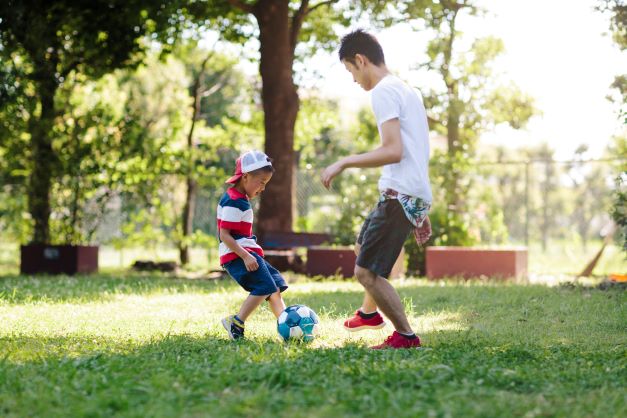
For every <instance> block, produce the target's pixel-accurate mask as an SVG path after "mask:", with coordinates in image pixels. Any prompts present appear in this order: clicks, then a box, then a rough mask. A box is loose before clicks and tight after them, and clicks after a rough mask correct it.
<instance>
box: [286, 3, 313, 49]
mask: <svg viewBox="0 0 627 418" xmlns="http://www.w3.org/2000/svg"><path fill="white" fill-rule="evenodd" d="M308 6H309V0H301V3H300V7H299V8H298V10H297V11H296V13H294V16H292V25H291V28H290V44H291V45H292V52H293V51H294V49H295V48H296V42H297V40H298V32H300V28H301V27H302V26H303V20H304V19H305V15H306V14H307V7H308Z"/></svg>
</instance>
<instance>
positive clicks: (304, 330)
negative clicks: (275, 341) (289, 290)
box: [276, 305, 320, 342]
mask: <svg viewBox="0 0 627 418" xmlns="http://www.w3.org/2000/svg"><path fill="white" fill-rule="evenodd" d="M319 324H320V320H319V319H318V315H316V313H315V312H314V311H313V310H312V309H311V308H309V307H307V306H305V305H292V306H288V307H287V308H285V310H284V311H283V312H281V315H279V319H277V321H276V325H277V330H278V331H279V335H280V336H281V337H282V338H283V339H284V340H285V341H288V340H297V339H302V340H303V341H306V342H309V341H312V340H313V339H314V338H315V337H316V335H317V334H318V328H319V326H320V325H319Z"/></svg>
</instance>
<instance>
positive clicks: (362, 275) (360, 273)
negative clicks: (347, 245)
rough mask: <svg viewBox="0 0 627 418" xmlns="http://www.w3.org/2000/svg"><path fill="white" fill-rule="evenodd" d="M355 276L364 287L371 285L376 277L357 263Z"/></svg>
mask: <svg viewBox="0 0 627 418" xmlns="http://www.w3.org/2000/svg"><path fill="white" fill-rule="evenodd" d="M355 277H357V280H358V281H359V283H361V284H362V286H364V287H366V288H367V287H369V286H372V285H373V284H374V281H375V280H376V279H377V276H376V275H375V274H374V273H372V272H371V271H370V270H368V269H365V268H363V267H360V266H357V265H356V266H355Z"/></svg>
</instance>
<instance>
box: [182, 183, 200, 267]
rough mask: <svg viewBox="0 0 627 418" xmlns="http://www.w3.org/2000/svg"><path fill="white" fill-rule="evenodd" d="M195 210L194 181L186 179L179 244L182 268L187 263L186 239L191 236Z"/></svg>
mask: <svg viewBox="0 0 627 418" xmlns="http://www.w3.org/2000/svg"><path fill="white" fill-rule="evenodd" d="M195 208H196V181H195V180H194V179H193V178H192V177H191V176H189V177H187V193H186V196H185V207H184V208H183V227H182V230H183V231H182V232H183V237H182V239H181V242H180V243H179V259H180V262H181V265H182V266H185V265H187V263H189V247H188V244H187V239H186V238H188V237H189V236H190V235H191V234H192V226H193V222H194V210H195Z"/></svg>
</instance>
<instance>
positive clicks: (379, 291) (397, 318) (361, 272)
mask: <svg viewBox="0 0 627 418" xmlns="http://www.w3.org/2000/svg"><path fill="white" fill-rule="evenodd" d="M355 275H356V276H357V280H359V282H360V283H361V284H362V286H364V288H365V289H366V292H368V294H369V295H370V297H372V299H373V300H374V302H375V303H376V305H377V306H378V307H379V309H381V311H382V312H383V313H384V314H385V316H387V317H388V318H389V319H390V321H392V324H394V328H395V329H396V331H398V332H400V333H401V334H413V331H412V329H411V326H410V325H409V321H408V320H407V315H405V310H404V308H403V304H402V303H401V298H400V296H399V295H398V293H397V292H396V290H395V289H394V287H393V286H392V285H391V284H390V282H389V281H388V280H387V279H385V278H384V277H380V276H377V275H376V274H375V273H373V272H371V271H370V270H368V269H365V268H363V267H359V266H355Z"/></svg>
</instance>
